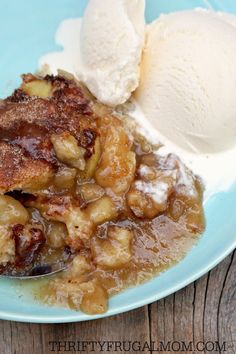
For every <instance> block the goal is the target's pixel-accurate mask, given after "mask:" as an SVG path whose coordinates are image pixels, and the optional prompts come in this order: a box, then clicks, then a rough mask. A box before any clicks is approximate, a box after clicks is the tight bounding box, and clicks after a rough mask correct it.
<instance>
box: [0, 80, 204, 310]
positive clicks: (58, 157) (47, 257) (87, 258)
mask: <svg viewBox="0 0 236 354" xmlns="http://www.w3.org/2000/svg"><path fill="white" fill-rule="evenodd" d="M0 192H1V195H0V230H1V232H0V270H1V273H2V274H8V273H9V272H11V274H14V271H15V272H17V274H19V272H21V271H22V273H24V272H28V274H30V271H31V269H33V267H35V265H37V264H40V265H41V264H45V265H47V264H52V263H55V262H61V261H62V260H63V261H66V260H71V263H70V262H69V264H70V265H69V266H68V268H67V269H66V270H65V271H64V272H62V273H61V274H60V275H56V276H53V277H51V278H49V281H48V283H47V284H46V285H44V286H43V287H41V288H40V289H39V290H38V294H39V297H40V298H41V299H44V300H45V301H46V302H47V303H49V304H60V305H63V306H69V307H71V308H73V309H81V310H82V311H84V312H86V313H89V314H97V313H103V312H105V311H106V310H107V306H108V305H107V304H108V298H109V296H110V295H113V294H115V293H117V292H119V291H121V290H122V289H124V288H126V287H128V286H132V285H136V284H138V283H140V282H142V281H144V280H147V279H149V278H150V277H151V276H153V275H155V274H157V273H159V272H160V271H162V270H164V269H166V268H168V267H169V266H171V265H172V264H174V263H175V262H177V261H178V260H180V259H181V257H183V255H184V254H185V253H186V251H187V250H188V249H189V247H190V246H191V245H192V244H193V243H194V242H195V240H196V239H197V238H198V236H199V234H200V233H201V232H202V231H203V230H204V216H203V208H202V186H201V183H200V181H199V179H198V178H197V177H195V176H194V175H193V174H192V173H191V171H189V170H188V169H187V168H186V167H185V166H184V165H183V163H182V162H181V161H180V160H179V158H178V157H177V156H175V155H174V154H169V155H166V156H161V155H159V154H158V151H154V147H153V146H152V145H151V144H149V143H148V142H147V141H146V140H145V139H144V138H143V137H142V136H140V135H139V134H137V133H136V132H135V131H132V129H131V128H130V126H129V125H128V124H126V123H125V119H123V118H122V115H118V114H117V113H116V112H115V111H111V109H108V108H106V107H104V106H102V105H100V104H99V103H98V102H97V101H96V100H95V99H94V98H93V97H91V95H90V94H89V92H87V90H86V88H84V87H82V86H81V85H80V84H79V83H77V82H75V81H74V80H73V79H72V78H69V77H65V76H60V75H59V76H55V77H54V76H46V77H45V78H41V77H36V76H33V75H31V74H28V75H24V76H23V83H22V85H21V87H20V88H19V89H17V90H16V91H15V92H14V93H13V95H12V96H10V97H8V98H7V99H5V100H3V101H1V102H0Z"/></svg>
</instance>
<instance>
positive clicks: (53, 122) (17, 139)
mask: <svg viewBox="0 0 236 354" xmlns="http://www.w3.org/2000/svg"><path fill="white" fill-rule="evenodd" d="M23 80H24V83H23V86H22V88H23V87H24V84H26V83H29V82H32V81H33V80H41V81H40V82H41V83H42V82H46V83H49V85H50V87H52V93H51V95H50V97H47V98H39V97H36V96H29V95H28V94H27V93H25V92H24V91H23V89H22V88H20V89H18V90H16V91H15V92H14V93H13V95H12V96H10V97H8V98H7V99H5V100H3V101H1V102H0V193H5V192H8V191H12V190H15V189H21V190H24V191H29V190H30V191H32V190H34V189H38V188H43V187H44V185H47V183H48V182H49V181H50V178H52V174H53V172H54V171H55V170H56V169H57V168H58V167H59V166H60V165H61V161H58V159H57V157H56V155H55V151H54V149H53V145H52V143H51V136H52V134H61V133H63V132H67V133H69V134H70V135H72V136H74V138H75V139H76V141H77V144H78V146H81V147H82V148H83V149H85V151H86V153H85V158H88V157H89V156H91V154H92V151H93V148H94V144H95V140H96V137H97V132H96V123H95V120H94V118H93V113H92V109H91V107H90V102H89V101H88V100H87V99H86V98H85V97H84V95H83V92H82V89H81V88H80V87H79V86H78V85H77V84H76V83H74V82H73V81H70V80H66V79H64V78H62V77H51V76H48V77H46V78H45V79H44V81H43V80H42V79H39V78H36V77H34V76H33V75H25V76H24V77H23Z"/></svg>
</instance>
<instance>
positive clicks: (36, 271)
mask: <svg viewBox="0 0 236 354" xmlns="http://www.w3.org/2000/svg"><path fill="white" fill-rule="evenodd" d="M74 256H75V255H74V254H73V253H70V254H68V255H67V256H66V257H65V259H64V260H61V261H58V262H55V263H51V264H47V263H46V264H35V265H32V266H31V267H27V268H25V269H22V268H15V267H12V268H8V269H6V270H3V271H2V273H1V274H0V278H9V279H19V280H28V279H38V278H44V277H49V276H51V275H54V274H56V273H59V272H62V271H64V270H66V269H67V268H68V267H69V266H70V264H71V262H72V260H73V258H74Z"/></svg>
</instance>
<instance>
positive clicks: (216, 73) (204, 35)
mask: <svg viewBox="0 0 236 354" xmlns="http://www.w3.org/2000/svg"><path fill="white" fill-rule="evenodd" d="M136 99H137V101H138V103H139V104H140V106H141V108H142V110H143V111H144V113H145V115H146V117H147V118H148V119H149V120H150V122H151V123H152V124H153V126H155V127H156V129H157V130H158V131H159V132H160V133H161V134H163V135H164V136H165V137H166V138H168V139H169V140H171V141H172V142H173V143H175V144H177V145H178V146H179V147H181V148H184V149H186V150H188V151H191V152H197V153H215V152H219V151H223V150H227V149H230V148H232V147H233V146H235V145H236V17H234V16H232V15H227V14H222V13H221V14H216V13H214V12H207V11H203V10H196V11H185V12H179V13H172V14H169V15H162V16H161V17H160V18H159V19H158V20H156V21H155V22H153V23H152V24H151V25H149V26H148V29H147V39H146V46H145V50H144V55H143V62H142V69H141V83H140V86H139V88H138V89H137V91H136Z"/></svg>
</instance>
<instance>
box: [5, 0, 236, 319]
mask: <svg viewBox="0 0 236 354" xmlns="http://www.w3.org/2000/svg"><path fill="white" fill-rule="evenodd" d="M86 2H87V1H86V0H79V1H78V0H50V1H49V0H40V1H36V0H11V1H9V0H1V1H0V46H1V48H2V49H1V55H0V68H1V69H0V73H1V74H0V97H4V96H6V95H8V94H10V93H11V92H12V90H13V88H15V87H16V86H17V85H18V84H19V82H20V80H19V76H20V74H22V73H27V72H34V71H35V70H36V69H37V62H38V58H39V57H40V56H42V54H44V53H47V52H49V51H52V50H55V49H58V48H56V46H55V42H54V34H55V32H56V29H57V27H58V25H59V23H60V22H61V21H62V20H63V19H66V18H69V17H80V16H82V14H83V11H84V8H85V6H86ZM194 7H205V8H209V7H212V8H214V9H216V10H224V11H228V12H234V13H236V3H235V0H222V2H221V1H217V0H212V1H204V0H195V1H191V0H178V1H172V0H158V1H157V0H147V12H146V15H147V20H148V21H151V20H153V19H154V18H156V17H157V16H158V15H159V14H160V12H170V11H176V10H183V9H191V8H194ZM219 169H220V167H219ZM206 218H207V229H206V232H205V233H204V235H203V237H202V238H201V240H200V241H199V243H198V245H197V246H196V247H195V248H193V250H192V251H191V252H190V253H189V254H188V256H187V257H186V258H185V259H184V260H183V261H182V262H181V263H179V264H178V265H176V266H175V267H173V268H171V269H170V270H168V271H167V272H165V273H163V274H162V275H160V276H159V277H156V278H155V279H153V280H152V281H149V282H148V283H146V284H144V285H141V286H139V287H136V288H132V289H129V290H127V291H125V292H123V293H121V294H120V295H117V296H115V297H113V298H112V299H111V300H110V306H109V311H108V312H107V313H106V314H105V315H103V316H93V317H91V316H87V315H85V314H83V313H80V312H75V311H70V310H65V309H58V308H50V307H46V306H43V305H41V304H38V303H36V302H34V301H33V300H32V299H29V297H28V296H27V297H24V296H23V297H19V294H18V292H17V291H16V290H17V287H16V286H15V284H14V282H12V281H9V280H4V279H1V280H0V289H1V290H0V318H1V319H7V320H15V321H25V322H46V323H49V322H53V323H56V322H73V321H85V320H90V319H95V318H98V317H106V316H110V315H115V314H117V313H121V312H124V311H128V310H132V309H134V308H137V307H140V306H143V305H146V304H148V303H151V302H153V301H155V300H158V299H160V298H163V297H165V296H167V295H169V294H171V293H173V292H175V291H177V290H179V289H181V288H183V287H184V286H186V285H188V284H189V283H191V282H192V281H194V280H196V279H197V278H199V277H200V276H202V275H203V274H204V273H206V272H207V271H209V270H210V269H211V268H213V267H214V266H215V265H216V264H217V263H219V262H220V261H221V260H222V259H223V258H224V257H226V256H227V255H228V254H229V253H230V252H231V251H233V249H234V248H235V246H236V185H235V186H234V187H233V188H232V189H231V190H229V191H228V192H227V193H220V194H218V195H215V196H214V197H213V198H212V199H210V200H209V202H208V203H207V205H206Z"/></svg>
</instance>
